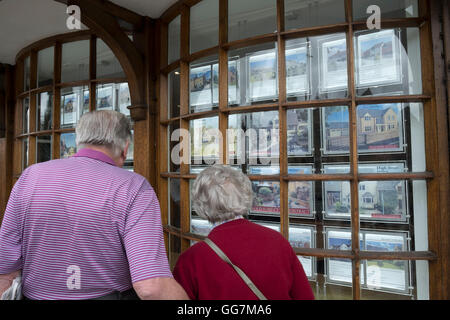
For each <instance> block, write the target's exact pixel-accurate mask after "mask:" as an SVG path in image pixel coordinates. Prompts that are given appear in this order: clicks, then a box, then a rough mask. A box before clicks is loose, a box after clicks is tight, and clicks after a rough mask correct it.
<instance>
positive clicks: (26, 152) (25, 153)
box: [22, 138, 29, 171]
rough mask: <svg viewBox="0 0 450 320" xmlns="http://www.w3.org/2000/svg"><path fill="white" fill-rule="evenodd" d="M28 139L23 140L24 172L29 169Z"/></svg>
mask: <svg viewBox="0 0 450 320" xmlns="http://www.w3.org/2000/svg"><path fill="white" fill-rule="evenodd" d="M28 141H29V140H28V138H25V139H23V140H22V171H23V170H25V169H26V168H27V167H28Z"/></svg>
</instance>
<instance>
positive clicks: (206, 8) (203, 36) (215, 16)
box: [190, 0, 219, 53]
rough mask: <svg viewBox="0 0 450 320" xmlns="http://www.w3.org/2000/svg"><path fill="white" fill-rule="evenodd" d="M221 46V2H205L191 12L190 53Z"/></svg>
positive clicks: (215, 0)
mask: <svg viewBox="0 0 450 320" xmlns="http://www.w3.org/2000/svg"><path fill="white" fill-rule="evenodd" d="M218 44H219V0H203V1H201V2H199V3H197V4H196V5H194V6H192V7H191V10H190V52H191V53H193V52H197V51H200V50H203V49H206V48H210V47H214V46H217V45H218Z"/></svg>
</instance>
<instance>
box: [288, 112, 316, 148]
mask: <svg viewBox="0 0 450 320" xmlns="http://www.w3.org/2000/svg"><path fill="white" fill-rule="evenodd" d="M311 113H312V111H311V109H290V110H287V116H286V122H287V123H286V127H287V149H288V157H296V156H305V155H311V154H312V120H311V119H312V114H311Z"/></svg>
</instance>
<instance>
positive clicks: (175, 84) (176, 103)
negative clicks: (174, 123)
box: [167, 69, 180, 118]
mask: <svg viewBox="0 0 450 320" xmlns="http://www.w3.org/2000/svg"><path fill="white" fill-rule="evenodd" d="M168 82H169V85H168V97H167V98H168V104H169V118H176V117H178V116H179V115H180V69H177V70H175V71H172V72H171V73H169V76H168Z"/></svg>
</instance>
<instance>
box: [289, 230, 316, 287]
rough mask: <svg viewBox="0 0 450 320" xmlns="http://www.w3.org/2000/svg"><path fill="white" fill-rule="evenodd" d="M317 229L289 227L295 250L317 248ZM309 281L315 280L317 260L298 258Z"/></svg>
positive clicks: (291, 241) (290, 240)
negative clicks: (315, 235)
mask: <svg viewBox="0 0 450 320" xmlns="http://www.w3.org/2000/svg"><path fill="white" fill-rule="evenodd" d="M314 234H315V229H314V227H310V226H304V225H302V226H297V225H290V226H289V243H290V244H291V246H292V247H294V248H315V237H314ZM297 257H298V259H299V260H300V263H301V264H302V266H303V270H305V273H306V276H307V277H308V278H309V279H314V278H315V273H316V270H315V259H314V258H313V257H308V256H299V255H298V256H297Z"/></svg>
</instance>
